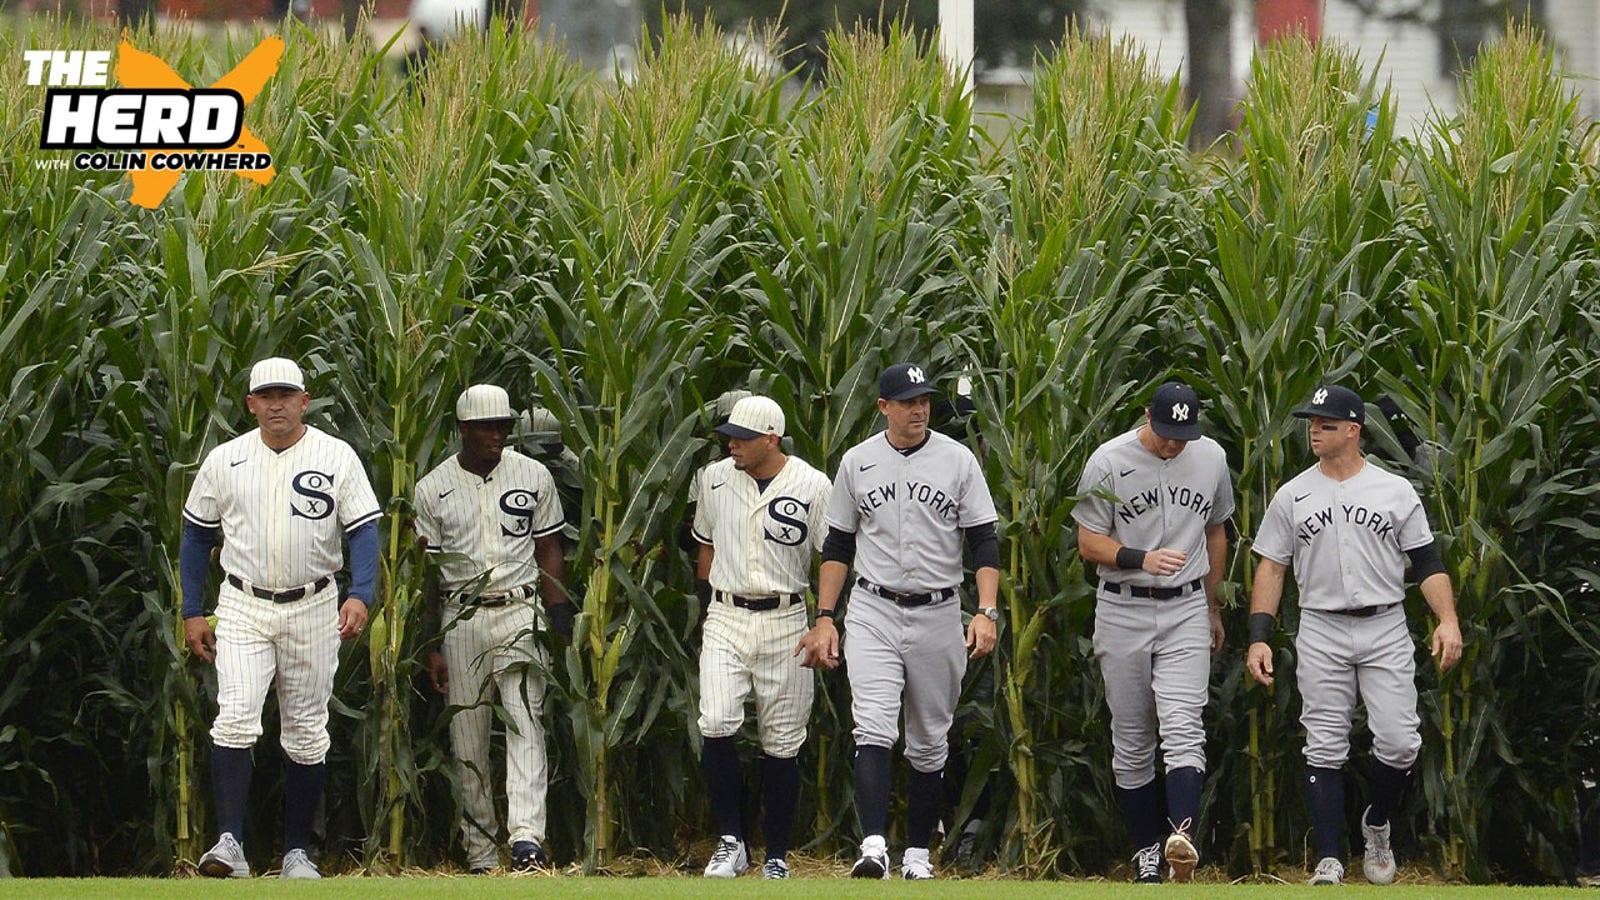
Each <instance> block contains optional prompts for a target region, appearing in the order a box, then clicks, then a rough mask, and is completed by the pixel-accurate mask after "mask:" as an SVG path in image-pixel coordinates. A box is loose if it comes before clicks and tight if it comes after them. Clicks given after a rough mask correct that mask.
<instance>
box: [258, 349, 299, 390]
mask: <svg viewBox="0 0 1600 900" xmlns="http://www.w3.org/2000/svg"><path fill="white" fill-rule="evenodd" d="M273 388H288V389H289V390H291V391H303V390H305V389H306V377H305V375H303V374H301V372H300V367H299V366H298V365H295V362H294V360H292V359H284V358H283V357H281V356H274V357H271V358H269V359H263V360H261V361H260V362H258V363H256V364H255V365H254V366H251V367H250V393H252V394H258V393H260V392H262V391H267V390H271V389H273Z"/></svg>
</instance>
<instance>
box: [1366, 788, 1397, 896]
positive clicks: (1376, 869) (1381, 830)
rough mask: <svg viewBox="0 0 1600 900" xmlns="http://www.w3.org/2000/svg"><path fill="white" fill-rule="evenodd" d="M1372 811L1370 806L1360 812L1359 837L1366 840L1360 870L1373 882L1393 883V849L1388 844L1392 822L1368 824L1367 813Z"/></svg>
mask: <svg viewBox="0 0 1600 900" xmlns="http://www.w3.org/2000/svg"><path fill="white" fill-rule="evenodd" d="M1370 812H1372V807H1370V806H1369V807H1367V809H1366V812H1363V813H1362V814H1361V839H1362V840H1363V841H1366V844H1367V853H1366V857H1365V858H1363V859H1362V860H1361V871H1363V872H1365V873H1366V875H1367V880H1368V881H1370V882H1372V883H1373V884H1393V883H1394V873H1395V864H1394V850H1393V848H1391V847H1390V846H1389V835H1390V833H1391V832H1392V830H1393V829H1392V828H1391V827H1390V826H1391V825H1392V824H1393V823H1390V822H1385V823H1383V824H1382V825H1368V824H1367V813H1370Z"/></svg>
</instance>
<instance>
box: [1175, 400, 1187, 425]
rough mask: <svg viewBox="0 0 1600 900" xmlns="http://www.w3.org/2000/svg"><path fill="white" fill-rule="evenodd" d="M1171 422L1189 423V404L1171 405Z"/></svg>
mask: <svg viewBox="0 0 1600 900" xmlns="http://www.w3.org/2000/svg"><path fill="white" fill-rule="evenodd" d="M1172 421H1174V422H1187V421H1189V404H1187V403H1174V404H1172Z"/></svg>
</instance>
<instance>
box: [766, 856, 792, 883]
mask: <svg viewBox="0 0 1600 900" xmlns="http://www.w3.org/2000/svg"><path fill="white" fill-rule="evenodd" d="M761 877H762V878H769V879H774V880H776V879H780V878H788V877H789V864H788V863H786V862H784V861H783V860H781V859H769V860H767V861H766V862H764V863H762V864H761Z"/></svg>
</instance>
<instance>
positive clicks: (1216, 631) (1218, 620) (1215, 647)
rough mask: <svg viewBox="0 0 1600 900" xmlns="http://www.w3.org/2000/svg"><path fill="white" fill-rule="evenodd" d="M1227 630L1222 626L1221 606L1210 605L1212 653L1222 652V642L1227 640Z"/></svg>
mask: <svg viewBox="0 0 1600 900" xmlns="http://www.w3.org/2000/svg"><path fill="white" fill-rule="evenodd" d="M1227 638H1228V630H1227V629H1226V628H1223V627H1222V607H1220V606H1213V607H1211V652H1212V654H1213V655H1215V654H1217V653H1221V652H1222V642H1223V641H1225V640H1227Z"/></svg>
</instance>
